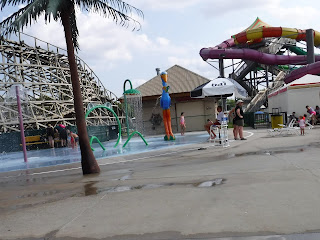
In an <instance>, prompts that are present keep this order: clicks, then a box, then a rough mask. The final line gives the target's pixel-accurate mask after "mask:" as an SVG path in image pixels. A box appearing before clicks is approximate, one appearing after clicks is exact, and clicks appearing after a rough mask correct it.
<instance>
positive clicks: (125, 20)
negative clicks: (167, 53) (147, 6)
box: [0, 0, 143, 50]
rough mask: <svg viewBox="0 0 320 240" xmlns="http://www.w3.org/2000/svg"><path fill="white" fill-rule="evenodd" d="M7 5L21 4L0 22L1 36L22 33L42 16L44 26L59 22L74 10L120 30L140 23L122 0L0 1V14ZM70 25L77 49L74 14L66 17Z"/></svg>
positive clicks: (140, 13)
mask: <svg viewBox="0 0 320 240" xmlns="http://www.w3.org/2000/svg"><path fill="white" fill-rule="evenodd" d="M7 5H12V6H18V5H24V7H22V8H20V9H19V10H18V11H17V12H15V13H13V14H12V15H11V16H9V17H8V18H6V19H5V20H3V21H2V22H1V23H0V28H1V35H8V34H11V33H15V32H18V31H22V30H23V28H24V27H27V26H29V25H31V24H32V23H33V22H37V20H38V19H39V17H41V16H42V14H44V19H45V21H46V23H47V22H50V21H51V19H53V20H54V21H60V20H61V13H62V12H64V11H68V10H69V9H75V8H79V9H80V10H81V11H86V12H90V11H92V12H95V13H99V14H101V15H102V16H103V17H106V18H111V19H112V20H113V21H114V22H116V23H117V24H119V25H121V26H124V27H129V26H131V25H132V27H133V31H134V30H140V28H141V24H140V22H139V21H137V20H135V19H134V17H133V15H134V14H136V16H137V17H141V18H143V12H142V11H141V10H139V9H138V8H135V7H133V6H131V5H130V4H127V3H125V2H123V1H122V0H2V1H1V2H0V10H1V11H2V10H3V9H4V8H5V7H6V6H7ZM70 24H71V31H72V41H73V45H74V48H75V49H76V50H78V49H79V43H78V36H79V31H78V28H77V19H76V14H75V11H72V13H71V15H70Z"/></svg>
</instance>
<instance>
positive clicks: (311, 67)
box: [284, 62, 320, 83]
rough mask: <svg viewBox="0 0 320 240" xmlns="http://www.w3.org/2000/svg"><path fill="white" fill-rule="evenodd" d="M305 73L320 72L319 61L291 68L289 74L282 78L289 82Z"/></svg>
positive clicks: (314, 73)
mask: <svg viewBox="0 0 320 240" xmlns="http://www.w3.org/2000/svg"><path fill="white" fill-rule="evenodd" d="M307 74H313V75H316V74H320V62H315V63H311V64H308V65H307V66H305V67H301V68H299V69H296V70H293V71H292V72H291V73H290V74H288V75H287V76H286V78H285V79H284V82H285V83H291V82H292V81H294V80H296V79H298V78H301V77H303V76H304V75H307Z"/></svg>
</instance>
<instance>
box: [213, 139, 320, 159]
mask: <svg viewBox="0 0 320 240" xmlns="http://www.w3.org/2000/svg"><path fill="white" fill-rule="evenodd" d="M319 147H320V144H319V143H313V144H310V145H306V146H296V147H290V148H279V149H269V150H263V151H256V152H246V153H227V154H224V155H221V156H218V158H219V159H221V160H227V159H231V158H236V157H246V156H255V155H260V156H261V155H266V156H275V155H277V154H284V153H299V152H304V151H306V150H308V149H311V148H319Z"/></svg>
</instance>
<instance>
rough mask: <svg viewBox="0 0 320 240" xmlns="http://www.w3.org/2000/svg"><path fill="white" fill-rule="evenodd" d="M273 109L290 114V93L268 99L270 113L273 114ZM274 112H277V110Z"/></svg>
mask: <svg viewBox="0 0 320 240" xmlns="http://www.w3.org/2000/svg"><path fill="white" fill-rule="evenodd" d="M273 108H277V109H278V110H279V112H288V91H286V92H282V93H279V94H278V95H276V96H273V97H271V98H269V99H268V109H269V113H272V112H273V110H272V109H273ZM274 111H277V110H276V109H275V110H274Z"/></svg>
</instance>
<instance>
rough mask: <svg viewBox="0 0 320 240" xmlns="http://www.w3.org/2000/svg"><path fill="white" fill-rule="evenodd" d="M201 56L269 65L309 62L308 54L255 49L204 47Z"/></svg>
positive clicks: (319, 59) (205, 58) (206, 58)
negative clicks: (264, 51) (283, 53)
mask: <svg viewBox="0 0 320 240" xmlns="http://www.w3.org/2000/svg"><path fill="white" fill-rule="evenodd" d="M200 56H201V57H202V59H203V60H204V61H206V60H208V59H220V58H223V59H243V60H250V61H254V62H257V63H261V64H267V65H287V64H292V65H305V64H307V55H297V56H288V55H287V56H286V55H274V54H269V53H263V52H259V51H257V50H253V49H217V48H216V47H215V48H202V49H201V50H200ZM315 58H316V61H320V56H316V57H315Z"/></svg>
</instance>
